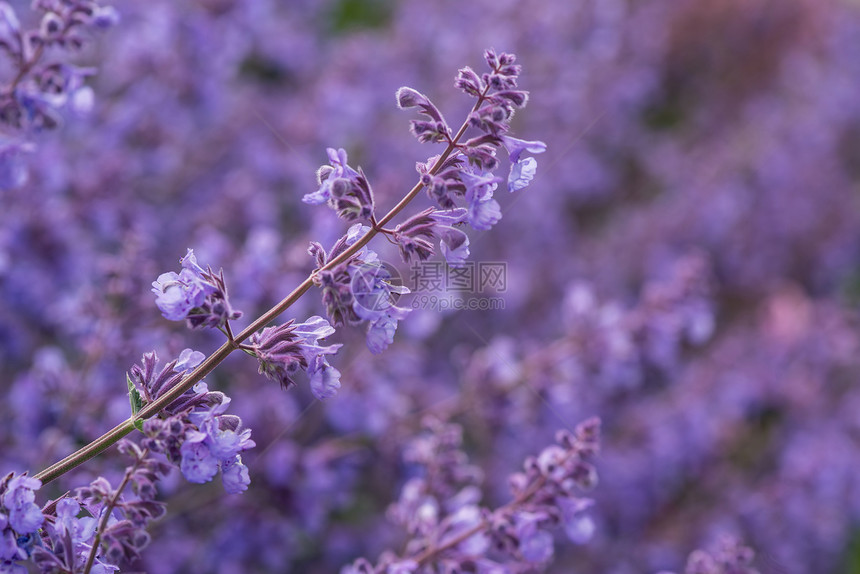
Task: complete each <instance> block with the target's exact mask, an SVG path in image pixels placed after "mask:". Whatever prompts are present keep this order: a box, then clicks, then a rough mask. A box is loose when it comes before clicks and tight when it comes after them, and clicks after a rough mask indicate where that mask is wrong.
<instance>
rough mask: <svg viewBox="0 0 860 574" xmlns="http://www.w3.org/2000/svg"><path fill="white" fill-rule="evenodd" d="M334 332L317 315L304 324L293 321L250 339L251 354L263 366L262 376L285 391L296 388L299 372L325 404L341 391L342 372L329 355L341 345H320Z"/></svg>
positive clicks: (263, 331)
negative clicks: (307, 377) (308, 379)
mask: <svg viewBox="0 0 860 574" xmlns="http://www.w3.org/2000/svg"><path fill="white" fill-rule="evenodd" d="M334 332H335V330H334V327H332V326H331V325H330V324H329V322H328V321H326V320H325V319H323V318H322V317H318V316H316V315H314V316H313V317H310V318H309V319H308V320H307V321H305V322H304V323H294V322H293V321H292V320H291V321H288V322H287V323H284V324H282V325H278V326H277V327H266V328H265V329H263V330H262V331H260V332H259V333H254V334H253V335H251V338H250V345H249V346H250V348H251V352H252V353H253V354H254V355H255V356H256V357H257V359H258V360H259V362H260V374H261V375H265V376H266V377H268V378H269V379H272V380H273V381H277V382H278V383H280V385H281V387H283V388H284V389H285V390H286V389H289V388H290V387H291V386H292V385H294V384H295V381H293V376H294V375H295V373H296V372H297V371H299V370H301V371H305V372H306V373H307V374H308V376H309V377H310V386H311V391H312V392H313V393H314V395H315V396H316V397H317V398H318V399H320V400H322V399H327V398H329V397H332V396H334V395H335V394H336V393H337V390H338V389H339V388H340V371H338V370H337V369H335V368H334V367H332V366H331V365H330V364H329V362H328V359H327V358H326V355H333V354H335V353H337V351H338V349H340V348H341V346H342V345H340V344H336V345H328V346H322V345H320V340H321V339H325V338H326V337H328V336H330V335H333V334H334Z"/></svg>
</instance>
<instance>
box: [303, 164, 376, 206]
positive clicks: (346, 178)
mask: <svg viewBox="0 0 860 574" xmlns="http://www.w3.org/2000/svg"><path fill="white" fill-rule="evenodd" d="M327 152H328V157H329V161H330V162H331V165H327V166H323V167H321V168H320V169H319V170H318V171H317V181H318V182H319V184H320V188H319V189H318V190H317V191H315V192H314V193H309V194H307V195H305V196H304V197H303V198H302V201H304V202H305V203H309V204H311V205H320V204H322V203H328V204H329V205H330V206H331V207H332V209H334V210H335V211H336V212H337V215H338V217H340V218H341V219H344V220H346V221H354V220H356V219H365V220H369V219H370V218H371V217H372V216H373V191H372V190H371V189H370V184H369V183H368V182H367V177H365V175H364V172H362V171H361V168H359V169H358V171H356V170H354V169H353V168H351V167H350V166H349V165H348V164H347V155H346V151H344V150H343V149H338V150H335V149H332V148H328V150H327Z"/></svg>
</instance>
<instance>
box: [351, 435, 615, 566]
mask: <svg viewBox="0 0 860 574" xmlns="http://www.w3.org/2000/svg"><path fill="white" fill-rule="evenodd" d="M425 428H426V433H427V434H425V435H424V436H419V437H417V438H416V439H414V440H413V441H411V442H410V443H409V444H408V445H407V448H406V449H405V452H404V459H405V461H406V462H408V463H412V464H417V465H419V467H421V468H422V469H423V472H422V473H421V475H420V476H418V477H416V478H413V479H411V480H409V481H408V482H407V483H406V484H405V485H404V487H403V489H402V491H401V495H400V499H399V500H398V501H397V502H396V503H395V504H393V505H392V506H391V507H390V508H389V512H388V516H389V518H390V519H391V520H393V521H395V522H396V523H398V524H400V525H401V526H403V527H404V528H405V529H406V531H407V532H408V533H409V535H410V540H409V542H408V543H407V545H406V550H405V552H404V553H403V555H402V556H398V555H397V554H395V553H393V552H391V551H386V552H385V553H383V554H382V556H381V557H380V559H379V561H378V562H377V564H376V565H373V564H372V563H371V562H370V561H368V560H367V559H365V558H360V559H358V560H356V561H355V562H354V563H353V564H351V565H349V566H347V567H345V568H344V569H343V570H341V572H342V574H381V573H383V572H403V573H421V574H430V573H432V572H439V571H443V572H530V571H535V570H537V569H539V568H541V567H543V566H546V565H547V564H548V563H549V562H550V560H551V559H552V557H553V546H554V545H553V537H552V534H551V533H550V531H551V530H552V529H554V528H556V527H558V526H562V527H563V529H564V531H565V533H566V534H567V536H568V538H569V539H570V540H572V541H573V542H575V543H577V544H582V543H585V542H587V541H588V540H589V539H590V538H591V535H592V533H593V531H594V523H593V522H592V520H591V518H590V517H589V516H588V514H587V510H588V509H589V508H590V507H591V505H592V501H591V500H590V499H587V498H581V497H579V496H578V495H577V490H582V489H590V488H592V487H594V485H595V484H596V482H597V474H596V471H595V469H594V467H593V466H592V465H591V463H590V462H588V459H590V458H591V457H592V456H593V455H594V454H595V453H596V452H597V450H598V447H599V429H600V422H599V420H597V419H590V420H587V421H585V422H583V423H581V424H579V425H578V426H577V427H576V429H575V430H574V432H572V433H571V432H568V431H559V432H558V433H557V436H556V442H557V444H556V445H553V446H550V447H547V448H545V449H544V450H543V451H542V452H541V453H540V454H539V455H538V456H537V457H530V458H528V459H527V460H526V462H525V470H524V472H521V473H516V474H514V475H512V476H511V478H510V485H511V490H512V492H513V495H514V500H513V501H511V502H510V503H508V504H506V505H504V506H501V507H499V508H497V509H495V510H490V509H488V508H484V507H481V506H480V505H479V504H478V503H479V501H480V498H481V490H480V488H478V486H477V485H478V484H479V483H480V482H481V479H482V474H481V473H480V471H479V470H478V469H477V468H476V467H474V466H472V465H470V464H469V462H468V458H467V456H466V454H465V453H464V452H463V451H462V450H461V449H462V433H461V429H460V427H459V426H457V425H453V424H446V423H441V422H440V421H438V420H433V419H428V420H427V421H425Z"/></svg>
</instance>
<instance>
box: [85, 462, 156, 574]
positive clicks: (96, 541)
mask: <svg viewBox="0 0 860 574" xmlns="http://www.w3.org/2000/svg"><path fill="white" fill-rule="evenodd" d="M148 454H149V449H144V450H143V452H142V453H141V455H140V457H139V458H138V459H137V460H136V461H135V463H134V464H133V465H131V466H130V467H128V469H126V471H125V476H124V477H123V478H122V482H121V483H120V484H119V486H118V487H117V488H116V492H115V493H114V495H113V496H112V497H111V499H110V502H108V503H107V505H106V506H105V507H104V509H103V510H102V518H101V520H100V521H99V525H98V527H97V528H96V535H95V538H93V546H92V548H90V554H89V556H87V563H86V566H84V571H83V574H90V570H92V568H93V563H94V562H95V560H96V554H98V551H99V545H100V544H101V542H102V532H104V530H105V528H107V523H108V520H109V519H110V515H111V512H113V509H114V508H115V507H116V503H117V502H119V497H120V495H121V494H122V491H123V490H124V489H125V487H126V485H128V481H129V480H131V475H132V474H134V471H135V470H137V467H138V466H139V465H140V463H141V461H143V459H145V458H146V457H147V455H148Z"/></svg>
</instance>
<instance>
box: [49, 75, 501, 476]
mask: <svg viewBox="0 0 860 574" xmlns="http://www.w3.org/2000/svg"><path fill="white" fill-rule="evenodd" d="M488 91H489V87H488V88H487V89H485V90H484V92H483V93H482V94H481V96H480V97H479V98H478V101H477V102H476V103H475V106H474V107H473V108H472V111H473V112H474V111H475V110H477V109H478V108H479V107H480V105H481V104H482V103H483V102H484V99H485V98H486V96H487V92H488ZM468 127H469V121H468V119H467V120H466V121H464V122H463V125H462V126H460V129H459V130H458V131H457V134H456V135H455V136H454V137H453V138H452V139H451V141H450V143H449V144H448V147H447V148H446V149H445V151H444V152H443V153H442V155H440V156H439V159H437V160H436V162H435V163H434V164H433V167H432V168H431V169H430V171H429V173H430V174H432V175H435V174H436V173H437V172H438V171H439V169H441V167H442V164H443V163H444V162H445V160H446V159H448V157H449V156H450V155H451V154H452V153H453V152H454V151H455V150H456V149H457V144H458V142H459V140H460V138H462V137H463V134H464V133H466V129H467V128H468ZM423 187H424V186H423V184H421V182H420V181H419V182H418V183H416V184H415V186H414V187H413V188H412V189H411V190H409V193H407V194H406V195H405V196H404V197H403V199H401V200H400V201H399V202H398V203H397V205H395V206H394V207H392V208H391V210H390V211H389V212H388V213H386V214H385V216H384V217H382V219H380V220H379V221H377V222H376V225H374V226H373V227H371V228H370V229H369V230H368V232H367V233H365V234H364V236H362V237H361V238H360V239H359V240H358V241H356V242H355V243H353V244H352V245H350V246H349V248H348V249H346V250H345V251H343V252H342V253H341V254H340V255H338V256H337V257H335V258H334V259H332V260H331V261H329V262H328V263H327V264H326V265H325V266H323V267H321V268H320V269H317V270H315V271H314V272H313V273H311V274H310V276H308V278H307V279H305V280H304V281H302V283H301V284H300V285H299V286H298V287H296V288H295V289H293V291H292V293H290V294H289V295H287V296H286V297H284V299H282V300H281V302H280V303H278V304H277V305H275V306H274V307H272V308H271V309H269V310H268V311H266V312H265V313H263V314H262V315H260V317H258V318H257V319H256V320H255V321H254V322H253V323H251V324H250V325H248V326H247V327H246V328H245V329H244V330H243V331H242V332H241V333H239V334H238V335H236V336H235V337H234V338H233V339H232V340H228V341H226V342H225V343H224V344H223V345H221V346H220V347H219V348H218V350H216V351H215V352H214V353H212V354H211V355H209V356H208V357H207V358H206V359H205V360H204V361H203V362H202V363H200V365H198V366H197V368H196V369H194V370H193V371H192V372H191V373H190V374H189V375H188V376H186V377H185V378H184V379H182V381H181V382H180V383H179V384H178V385H176V386H175V387H173V388H171V389H169V390H168V391H167V392H165V393H164V394H163V395H161V396H160V397H159V398H158V399H157V400H155V401H153V402H151V403H149V404H148V405H146V406H145V407H143V408H142V409H140V411H139V412H138V413H137V415H136V416H133V417H131V418H129V419H127V420H125V421H123V422H121V423H120V424H118V425H117V426H115V427H114V428H112V429H111V430H109V431H108V432H106V433H105V434H103V435H102V436H100V437H99V438H97V439H95V440H94V441H93V442H91V443H89V444H88V445H86V446H85V447H83V448H81V449H80V450H78V451H76V452H73V453H72V454H70V455H69V456H67V457H66V458H64V459H63V460H61V461H59V462H56V463H54V464H52V465H51V466H49V467H48V468H46V469H45V470H43V471H41V472H39V473H38V474H36V475H34V478H38V479H39V480H41V481H42V484H47V483H49V482H51V481H52V480H55V479H56V478H58V477H60V476H62V475H63V474H65V473H67V472H69V471H70V470H72V469H73V468H75V467H77V466H78V465H80V464H82V463H84V462H86V461H88V460H90V459H91V458H93V457H95V456H96V455H98V454H100V453H101V452H102V451H104V450H106V449H107V448H109V447H110V446H112V445H113V444H115V443H117V442H118V441H119V440H120V439H121V438H123V437H124V436H126V435H127V434H129V433H130V432H131V431H133V430H134V429H135V422H136V421H140V420H145V419H148V418H150V417H153V416H155V415H157V414H158V413H159V412H161V411H162V410H163V409H164V408H165V407H166V406H167V405H169V404H170V403H172V402H173V401H175V400H176V399H178V398H179V397H180V396H182V395H183V394H184V393H185V391H187V390H188V389H190V388H191V387H193V386H194V385H195V384H196V383H198V382H199V381H202V380H203V378H204V377H206V375H208V374H209V373H211V372H212V371H213V370H214V369H215V367H217V366H218V365H219V364H220V363H221V362H222V361H223V360H224V359H226V358H227V356H228V355H229V354H230V353H232V352H233V351H235V350H237V349H239V348H240V345H241V344H242V343H243V342H245V340H246V339H248V337H250V336H251V335H253V334H254V333H256V332H257V331H258V330H260V329H262V328H263V327H265V326H266V325H268V324H269V323H271V322H272V321H274V320H275V319H276V318H277V317H278V315H280V314H281V313H283V312H284V311H286V310H287V309H288V308H289V307H290V306H291V305H292V304H293V303H295V302H296V301H298V300H299V298H301V296H302V295H304V294H305V293H306V292H307V291H308V290H309V289H310V288H311V287H312V286H313V285H314V277H316V275H317V273H319V272H320V271H327V270H329V269H332V268H334V267H336V266H338V265H340V264H341V263H343V262H345V261H348V260H349V259H350V258H352V256H353V255H355V254H356V253H358V252H359V251H360V250H361V249H362V248H363V247H364V246H365V245H367V244H368V243H370V240H371V239H373V237H374V236H376V235H377V234H378V233H379V230H380V229H381V228H382V227H384V226H385V225H386V224H387V223H388V222H390V221H391V220H392V219H394V218H395V217H396V216H397V214H398V213H400V212H401V211H403V209H404V208H405V207H406V206H407V205H409V202H410V201H412V200H413V199H414V198H415V196H416V195H418V193H419V192H420V191H421V190H422V189H423Z"/></svg>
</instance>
